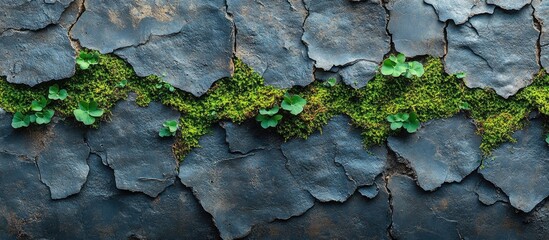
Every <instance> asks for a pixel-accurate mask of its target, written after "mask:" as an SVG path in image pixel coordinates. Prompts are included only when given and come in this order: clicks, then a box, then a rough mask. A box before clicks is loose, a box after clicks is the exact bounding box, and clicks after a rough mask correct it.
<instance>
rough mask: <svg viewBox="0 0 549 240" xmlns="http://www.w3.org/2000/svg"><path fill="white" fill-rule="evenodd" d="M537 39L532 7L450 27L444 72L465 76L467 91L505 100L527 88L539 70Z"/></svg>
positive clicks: (500, 12)
mask: <svg viewBox="0 0 549 240" xmlns="http://www.w3.org/2000/svg"><path fill="white" fill-rule="evenodd" d="M538 36H539V31H538V30H537V29H536V28H535V27H534V19H533V9H532V7H531V6H529V7H525V8H523V9H522V10H520V11H518V12H507V11H504V10H501V9H497V10H496V11H495V12H494V14H493V15H480V16H475V17H473V18H471V19H470V20H469V22H468V23H467V24H463V25H460V26H456V25H454V24H450V25H449V26H448V28H447V39H448V54H447V55H446V58H445V67H446V72H448V73H449V74H454V73H458V72H466V73H467V77H466V78H465V84H466V85H467V86H468V87H470V88H486V87H489V88H493V89H494V90H495V91H496V93H497V94H498V95H500V96H502V97H504V98H508V97H509V96H512V95H514V94H515V93H516V92H517V91H518V90H519V89H521V88H524V87H526V86H528V85H530V83H532V79H533V77H534V74H536V73H538V71H539V69H540V67H539V65H538V62H537V58H538V57H537V47H536V46H537V41H538Z"/></svg>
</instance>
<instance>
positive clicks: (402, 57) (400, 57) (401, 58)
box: [395, 53, 406, 63]
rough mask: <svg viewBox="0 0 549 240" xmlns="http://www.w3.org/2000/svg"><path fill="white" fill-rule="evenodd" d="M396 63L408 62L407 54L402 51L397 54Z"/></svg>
mask: <svg viewBox="0 0 549 240" xmlns="http://www.w3.org/2000/svg"><path fill="white" fill-rule="evenodd" d="M395 62H396V63H405V62H406V56H405V55H404V54H402V53H399V54H398V55H397V56H396V61H395Z"/></svg>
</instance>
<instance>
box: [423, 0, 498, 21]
mask: <svg viewBox="0 0 549 240" xmlns="http://www.w3.org/2000/svg"><path fill="white" fill-rule="evenodd" d="M424 1H425V3H428V4H430V5H432V6H433V7H434V8H435V10H436V12H437V14H438V19H439V20H440V21H442V22H446V21H447V20H453V21H454V23H455V24H457V25H459V24H463V23H465V22H467V20H469V18H470V17H472V16H475V15H479V14H484V13H488V14H492V13H494V9H495V8H496V6H494V5H488V4H486V0H480V1H479V0H460V1H455V0H424Z"/></svg>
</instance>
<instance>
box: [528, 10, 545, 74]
mask: <svg viewBox="0 0 549 240" xmlns="http://www.w3.org/2000/svg"><path fill="white" fill-rule="evenodd" d="M532 5H533V6H534V8H535V11H534V16H535V17H536V19H537V20H538V21H539V22H540V23H541V36H540V40H539V41H540V42H539V43H540V46H541V49H540V50H541V53H540V54H541V55H540V56H541V59H540V60H541V65H542V66H543V67H544V68H545V71H547V72H548V73H549V1H547V0H545V1H540V0H534V1H533V2H532Z"/></svg>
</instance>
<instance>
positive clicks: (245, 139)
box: [221, 119, 284, 154]
mask: <svg viewBox="0 0 549 240" xmlns="http://www.w3.org/2000/svg"><path fill="white" fill-rule="evenodd" d="M221 127H223V129H225V132H226V141H227V144H229V150H230V151H231V152H233V153H242V154H246V153H249V152H251V151H254V150H268V149H274V148H277V149H278V148H280V145H281V144H282V143H283V142H284V140H283V139H282V138H281V137H280V135H279V134H277V133H276V132H275V131H274V130H271V129H263V128H261V126H260V124H259V123H258V122H257V121H255V119H254V120H248V121H246V122H244V123H242V124H240V125H239V124H236V123H232V122H224V123H222V124H221Z"/></svg>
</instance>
